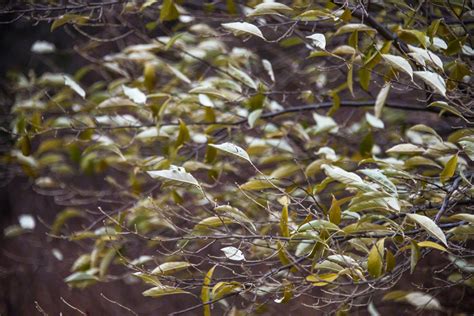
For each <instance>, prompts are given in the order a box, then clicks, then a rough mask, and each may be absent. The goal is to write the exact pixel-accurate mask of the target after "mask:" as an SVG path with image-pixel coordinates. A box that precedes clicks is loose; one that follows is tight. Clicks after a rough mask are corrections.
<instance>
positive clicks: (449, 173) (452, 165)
mask: <svg viewBox="0 0 474 316" xmlns="http://www.w3.org/2000/svg"><path fill="white" fill-rule="evenodd" d="M457 166H458V155H457V154H456V155H453V156H452V157H451V158H449V160H448V162H447V163H446V165H445V166H444V169H443V171H441V173H440V174H439V178H440V180H441V182H442V183H445V182H446V181H448V180H449V179H451V178H452V177H453V176H454V173H455V172H456V168H457Z"/></svg>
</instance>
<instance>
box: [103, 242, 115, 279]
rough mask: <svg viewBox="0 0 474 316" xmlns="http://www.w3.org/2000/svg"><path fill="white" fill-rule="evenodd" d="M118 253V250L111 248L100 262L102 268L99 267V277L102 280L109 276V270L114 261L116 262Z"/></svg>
mask: <svg viewBox="0 0 474 316" xmlns="http://www.w3.org/2000/svg"><path fill="white" fill-rule="evenodd" d="M116 252H117V249H115V248H111V249H109V250H108V251H107V252H106V254H105V255H104V258H102V261H101V262H100V266H99V276H100V277H101V278H103V277H104V276H105V275H106V274H107V270H108V269H109V266H110V264H111V263H112V260H114V257H115V254H116Z"/></svg>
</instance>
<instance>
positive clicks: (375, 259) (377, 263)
mask: <svg viewBox="0 0 474 316" xmlns="http://www.w3.org/2000/svg"><path fill="white" fill-rule="evenodd" d="M384 241H385V239H381V240H379V241H377V243H376V244H375V245H374V246H373V247H372V249H371V250H370V252H369V257H368V259H367V270H368V271H369V273H370V275H371V276H373V277H374V278H378V277H379V276H380V275H381V274H382V267H383V257H384Z"/></svg>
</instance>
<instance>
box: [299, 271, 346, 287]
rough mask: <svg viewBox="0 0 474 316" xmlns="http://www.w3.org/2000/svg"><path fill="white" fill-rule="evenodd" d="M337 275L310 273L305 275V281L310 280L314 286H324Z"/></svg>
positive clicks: (337, 275)
mask: <svg viewBox="0 0 474 316" xmlns="http://www.w3.org/2000/svg"><path fill="white" fill-rule="evenodd" d="M338 277H339V274H337V273H323V274H312V275H308V276H307V277H306V281H308V282H311V283H312V284H313V285H314V286H325V285H328V284H329V283H331V282H333V281H334V280H336V279H337V278H338Z"/></svg>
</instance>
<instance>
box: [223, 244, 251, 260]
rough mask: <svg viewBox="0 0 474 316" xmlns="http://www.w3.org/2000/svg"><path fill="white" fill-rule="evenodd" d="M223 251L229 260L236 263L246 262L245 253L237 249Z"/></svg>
mask: <svg viewBox="0 0 474 316" xmlns="http://www.w3.org/2000/svg"><path fill="white" fill-rule="evenodd" d="M221 251H222V252H224V255H225V256H226V257H227V259H230V260H234V261H245V256H244V253H243V252H242V251H240V250H239V249H237V248H235V247H232V246H229V247H224V248H221Z"/></svg>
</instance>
